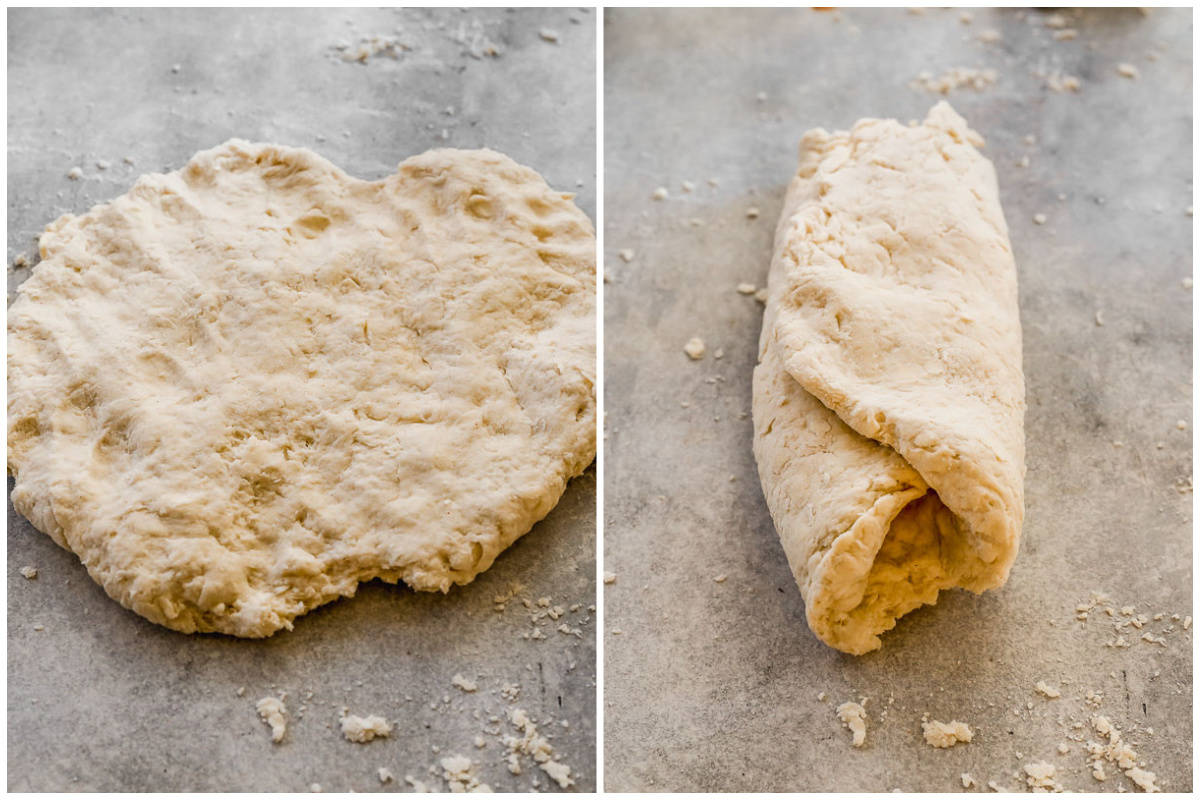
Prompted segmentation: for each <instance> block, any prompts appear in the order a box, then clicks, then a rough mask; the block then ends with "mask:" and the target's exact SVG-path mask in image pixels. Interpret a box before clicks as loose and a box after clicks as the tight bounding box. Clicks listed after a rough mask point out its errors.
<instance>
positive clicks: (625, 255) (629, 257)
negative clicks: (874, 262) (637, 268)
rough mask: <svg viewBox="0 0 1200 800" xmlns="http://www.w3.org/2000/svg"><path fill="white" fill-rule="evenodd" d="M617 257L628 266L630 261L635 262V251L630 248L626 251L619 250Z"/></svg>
mask: <svg viewBox="0 0 1200 800" xmlns="http://www.w3.org/2000/svg"><path fill="white" fill-rule="evenodd" d="M617 255H618V256H620V257H621V260H622V261H624V262H625V263H626V264H628V263H629V262H630V261H633V251H632V250H630V249H628V248H626V249H624V250H618V251H617Z"/></svg>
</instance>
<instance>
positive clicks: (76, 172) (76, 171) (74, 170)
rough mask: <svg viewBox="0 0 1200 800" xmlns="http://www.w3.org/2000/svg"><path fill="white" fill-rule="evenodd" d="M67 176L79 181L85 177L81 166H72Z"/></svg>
mask: <svg viewBox="0 0 1200 800" xmlns="http://www.w3.org/2000/svg"><path fill="white" fill-rule="evenodd" d="M67 177H68V178H70V179H71V180H73V181H77V180H79V179H80V178H82V177H83V170H81V169H80V168H79V167H71V168H70V169H69V170H67Z"/></svg>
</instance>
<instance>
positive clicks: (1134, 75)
mask: <svg viewBox="0 0 1200 800" xmlns="http://www.w3.org/2000/svg"><path fill="white" fill-rule="evenodd" d="M1117 74H1118V75H1120V76H1121V77H1122V78H1129V79H1130V80H1131V81H1136V80H1137V79H1138V77H1140V76H1141V74H1142V73H1140V72H1138V68H1137V67H1135V66H1134V65H1133V64H1127V63H1125V62H1122V63H1120V64H1117Z"/></svg>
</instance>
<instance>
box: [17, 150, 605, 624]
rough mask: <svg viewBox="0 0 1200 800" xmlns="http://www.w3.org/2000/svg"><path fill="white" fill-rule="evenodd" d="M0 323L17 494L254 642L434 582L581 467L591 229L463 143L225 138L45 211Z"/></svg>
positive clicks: (492, 551) (155, 586)
mask: <svg viewBox="0 0 1200 800" xmlns="http://www.w3.org/2000/svg"><path fill="white" fill-rule="evenodd" d="M41 251H42V259H43V260H42V262H41V263H40V264H39V265H38V266H37V267H36V268H35V269H34V271H33V274H32V275H31V276H30V278H29V279H28V280H27V281H26V282H25V283H24V284H22V286H21V287H20V289H19V297H18V298H17V300H16V302H15V303H14V304H13V305H12V307H11V308H10V310H9V339H8V346H9V351H8V353H9V355H8V370H9V372H8V390H9V391H8V423H9V428H8V466H9V471H10V472H11V474H12V475H13V476H14V477H15V479H16V485H15V488H14V489H13V492H12V501H13V504H14V506H15V507H16V509H17V510H18V511H19V512H20V513H22V514H24V515H25V516H26V517H28V518H29V519H30V520H31V521H32V522H33V524H34V525H35V526H36V527H37V528H38V529H40V530H41V531H43V532H45V533H47V534H48V535H50V536H51V537H52V538H53V539H54V540H55V541H56V542H57V543H58V544H60V545H62V546H63V547H65V548H67V549H69V550H71V551H72V552H74V553H76V554H77V555H78V556H79V558H80V559H81V560H82V561H83V563H84V564H85V565H86V567H87V569H88V572H89V573H90V574H91V576H92V577H93V578H94V579H95V580H96V581H97V582H98V583H100V584H101V585H102V586H103V587H104V589H105V591H107V592H108V594H109V595H110V596H112V597H113V598H114V599H116V600H118V601H119V602H120V603H121V604H123V605H125V606H126V607H128V608H131V609H133V610H134V611H136V612H137V613H139V614H141V615H143V616H144V617H146V618H148V619H150V620H153V621H154V622H157V623H160V624H162V625H166V626H168V627H170V628H174V629H176V630H179V631H185V632H194V631H220V632H224V633H230V634H234V635H237V636H247V637H260V636H267V635H269V634H271V633H273V632H274V631H277V630H279V629H281V628H290V627H291V626H292V621H293V619H294V618H295V617H296V616H298V615H300V614H303V613H305V612H306V611H309V610H310V609H313V608H315V607H317V606H319V605H321V604H323V603H327V602H329V601H331V600H334V599H336V598H338V597H342V596H348V595H353V594H354V592H355V590H356V588H357V586H358V584H359V583H360V582H361V581H367V580H371V579H373V578H381V579H383V580H385V581H389V582H395V581H400V580H402V581H404V582H406V583H407V584H408V585H409V586H411V587H413V588H415V589H419V590H426V591H447V590H448V589H449V588H450V587H451V586H453V585H454V584H464V583H467V582H469V581H471V580H472V579H473V578H474V577H475V576H476V575H477V574H478V573H480V572H482V571H483V570H485V569H487V568H488V567H489V566H490V565H491V564H492V562H493V560H494V559H495V558H496V556H497V555H498V554H499V553H500V552H501V551H502V550H503V549H504V548H506V547H508V546H509V545H510V544H512V542H513V541H514V540H515V539H517V537H519V536H521V535H522V534H524V533H525V532H526V531H528V530H529V528H530V526H532V525H533V524H534V523H535V522H536V521H537V520H539V519H541V518H542V517H543V516H545V514H546V513H547V512H548V511H549V510H550V509H551V508H553V507H554V505H555V503H556V502H558V499H559V497H560V496H561V495H562V492H563V490H564V488H565V486H566V483H567V481H568V480H569V479H570V478H571V477H572V476H575V475H578V474H579V473H580V472H581V471H582V470H583V469H584V468H585V467H586V466H587V465H588V464H589V463H590V462H591V460H592V458H593V455H594V453H595V442H596V440H595V409H594V388H593V382H594V377H595V342H594V309H595V238H594V234H593V230H592V226H591V223H590V222H589V221H588V219H587V217H586V216H584V214H583V213H582V212H580V210H579V209H578V208H577V207H576V206H575V205H574V203H573V202H572V201H571V195H569V194H563V193H560V192H556V191H554V190H552V189H550V188H549V187H548V186H547V185H546V183H545V181H543V180H542V178H541V177H540V176H538V175H537V174H536V173H535V172H533V171H532V170H530V169H527V168H525V167H522V166H519V165H518V164H516V163H514V162H513V161H511V160H510V159H508V158H506V157H505V156H503V155H500V154H498V153H494V152H491V151H487V150H479V151H459V150H436V151H431V152H428V153H425V154H423V155H419V156H416V157H413V158H410V159H408V160H407V161H405V162H404V163H402V164H401V165H400V167H399V169H398V171H397V172H396V173H395V174H394V175H391V176H390V177H388V178H386V179H384V180H380V181H374V182H368V181H362V180H357V179H355V178H352V177H350V176H348V175H346V174H345V173H344V172H342V171H341V170H340V169H338V168H337V167H335V166H334V165H333V164H331V163H329V162H328V161H326V160H324V159H322V158H320V157H319V156H317V155H316V154H314V153H312V152H310V151H307V150H302V149H295V148H289V147H282V146H276V145H267V144H250V143H248V142H243V141H239V140H233V141H230V142H227V143H226V144H224V145H222V146H220V147H217V148H214V149H212V150H207V151H204V152H201V153H198V154H196V156H195V157H193V158H192V160H191V161H190V162H189V163H188V164H187V165H186V166H185V167H184V168H183V169H181V170H179V171H177V172H173V173H169V174H165V175H157V174H156V175H147V176H144V177H142V178H141V179H140V180H139V181H138V182H137V184H136V185H135V186H134V187H133V188H132V189H131V190H130V191H129V192H128V193H127V194H125V195H123V196H121V197H119V198H117V199H116V200H113V201H112V202H110V203H107V204H104V205H100V206H97V207H95V208H93V209H92V210H91V211H89V212H88V213H86V214H83V215H81V216H64V217H62V218H61V219H59V220H58V221H56V222H54V223H53V224H52V225H50V226H49V227H48V228H47V229H46V231H45V232H44V233H43V235H42V237H41Z"/></svg>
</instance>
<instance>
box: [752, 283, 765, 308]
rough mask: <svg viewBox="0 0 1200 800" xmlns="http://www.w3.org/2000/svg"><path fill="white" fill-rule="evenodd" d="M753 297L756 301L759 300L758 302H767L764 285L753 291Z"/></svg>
mask: <svg viewBox="0 0 1200 800" xmlns="http://www.w3.org/2000/svg"><path fill="white" fill-rule="evenodd" d="M754 299H755V300H757V301H758V302H760V303H763V304H765V303H766V302H767V290H766V287H764V288H762V289H759V290H758V291H757V292H755V293H754Z"/></svg>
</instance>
